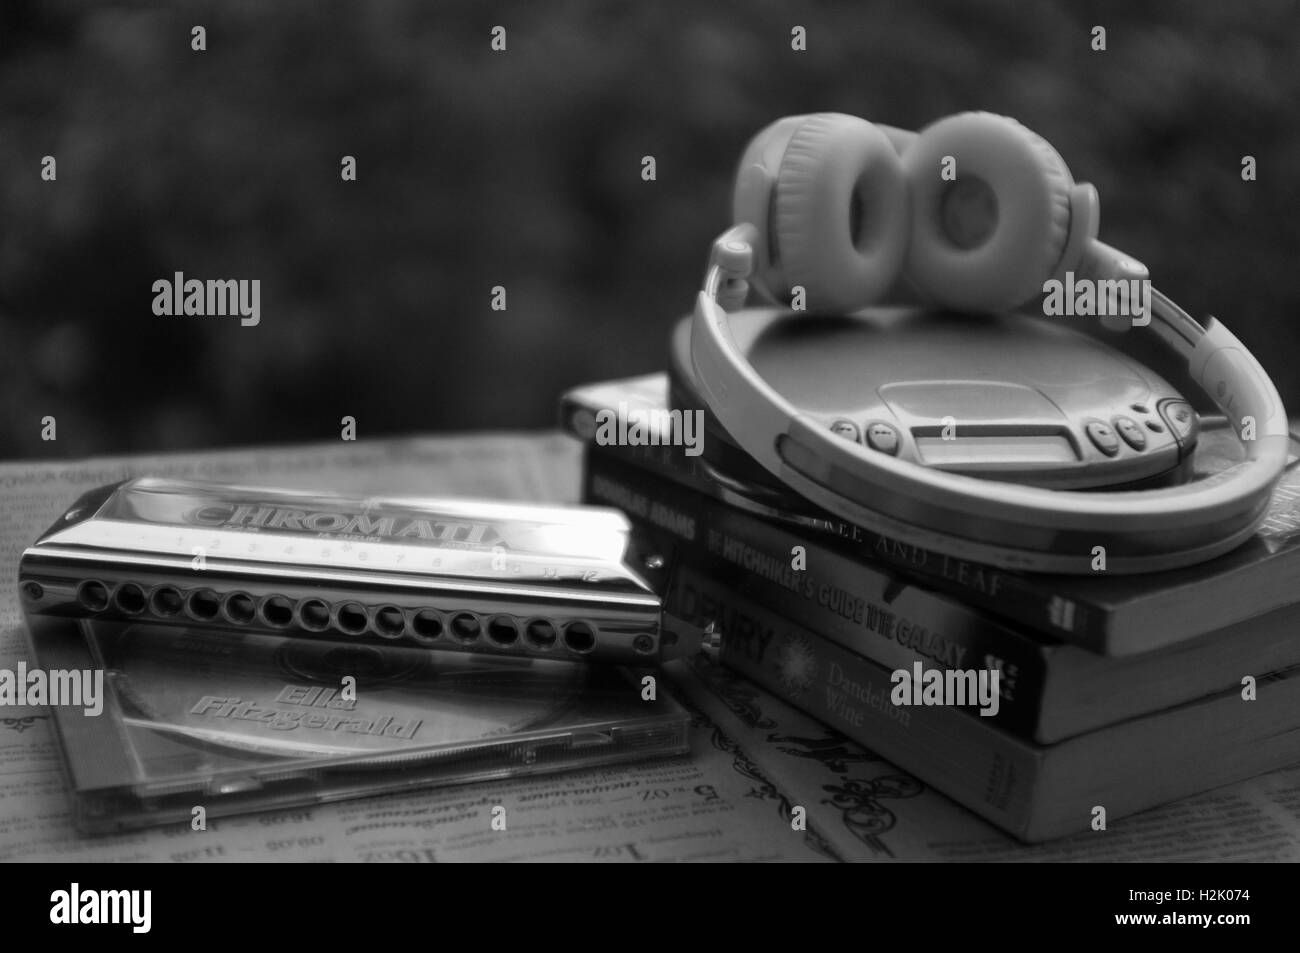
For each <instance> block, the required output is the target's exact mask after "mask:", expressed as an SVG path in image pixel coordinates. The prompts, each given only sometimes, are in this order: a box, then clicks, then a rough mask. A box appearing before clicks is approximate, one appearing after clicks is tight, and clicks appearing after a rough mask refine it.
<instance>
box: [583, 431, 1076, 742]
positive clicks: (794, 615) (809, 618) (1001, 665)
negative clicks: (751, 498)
mask: <svg viewBox="0 0 1300 953" xmlns="http://www.w3.org/2000/svg"><path fill="white" fill-rule="evenodd" d="M584 495H585V498H586V499H587V500H588V501H589V502H592V503H597V504H602V505H606V506H609V505H612V506H616V507H619V508H620V509H622V510H624V512H626V513H627V514H628V516H629V518H631V519H632V520H633V522H634V523H635V524H636V525H637V526H638V528H640V529H641V530H642V531H643V532H648V533H650V534H652V535H656V534H660V535H661V538H662V534H665V533H666V534H668V535H669V536H671V537H672V540H673V542H675V543H676V544H677V546H678V549H679V553H680V556H681V558H683V559H684V560H685V561H686V562H689V563H691V564H692V565H695V566H696V567H697V568H704V569H707V570H708V572H709V573H710V574H712V575H714V576H717V577H719V578H720V579H722V580H723V581H725V583H726V584H727V585H728V586H729V587H730V588H732V589H734V590H735V591H736V592H738V593H739V594H741V595H743V596H744V597H746V598H749V599H751V600H753V601H754V602H756V603H758V604H760V605H763V606H765V607H766V608H769V609H771V610H773V611H775V612H777V613H780V614H781V615H783V616H785V617H786V618H788V619H790V620H792V621H795V622H797V623H799V624H800V625H802V626H804V627H806V628H809V629H811V630H813V631H814V632H817V633H818V634H819V635H822V636H825V637H826V638H828V639H830V640H831V641H834V642H836V643H838V644H839V645H841V646H842V647H843V648H845V649H847V650H848V651H850V652H854V653H856V654H859V655H864V656H866V657H867V658H869V659H871V660H872V661H874V662H877V663H879V664H880V665H882V666H884V667H885V668H887V669H890V670H899V669H905V670H908V671H910V670H911V669H912V666H913V665H914V663H917V662H919V663H921V665H922V667H923V669H927V670H928V669H936V670H978V669H988V670H997V671H999V672H1000V676H999V695H1000V699H999V705H998V711H997V714H996V716H994V717H995V718H996V720H997V721H998V722H999V723H1000V724H1002V725H1003V726H1004V727H1006V728H1008V729H1009V730H1013V731H1015V732H1017V733H1018V734H1021V735H1023V736H1025V737H1028V738H1035V737H1037V736H1038V726H1039V721H1040V718H1041V717H1042V712H1043V710H1044V708H1045V706H1047V705H1050V704H1051V703H1052V702H1051V699H1050V697H1048V694H1047V691H1048V689H1047V686H1048V685H1049V684H1050V683H1049V681H1048V679H1047V666H1048V664H1049V661H1048V659H1049V653H1048V652H1047V650H1046V645H1047V644H1046V643H1045V642H1043V641H1041V640H1036V639H1034V638H1032V637H1030V636H1028V635H1025V634H1023V633H1020V632H1017V631H1016V630H1014V629H1011V628H1008V627H1006V626H1004V625H1001V624H999V623H997V622H996V621H994V620H992V619H989V618H988V617H987V616H985V615H984V614H982V613H980V612H977V611H974V610H972V609H970V608H969V607H967V606H965V605H963V604H961V603H959V602H956V601H955V600H953V599H951V598H949V597H948V596H945V595H942V594H939V593H936V592H932V591H930V590H928V589H924V588H918V587H917V586H915V585H911V584H909V583H908V582H906V581H904V580H902V579H901V578H900V577H898V576H897V575H895V574H893V573H890V572H888V571H885V570H883V569H880V568H878V567H874V566H871V565H864V564H863V563H862V562H861V561H859V560H855V559H853V558H851V557H849V556H846V555H845V554H843V553H840V552H837V551H835V550H833V549H830V548H828V547H826V546H824V545H822V544H820V543H819V542H818V541H817V540H816V539H815V538H813V537H810V536H809V535H807V534H801V533H799V532H797V531H794V530H791V529H788V528H786V527H784V526H781V525H780V524H777V523H770V522H767V521H764V520H761V519H759V518H757V517H754V516H751V515H749V514H747V513H743V512H740V511H738V510H733V509H731V508H730V507H728V506H726V505H725V504H722V503H719V502H717V501H712V500H709V499H708V498H707V497H704V496H701V495H700V494H697V493H692V492H691V491H690V490H687V489H685V488H684V487H682V486H679V485H677V484H673V483H670V482H668V481H666V480H663V479H658V478H656V477H655V476H654V475H653V474H650V473H646V472H644V471H638V470H636V469H634V468H632V467H628V466H626V465H623V464H619V463H616V462H615V461H613V460H610V459H606V458H603V457H598V456H597V455H594V454H593V455H592V456H591V457H589V458H588V461H587V479H586V481H585V486H584Z"/></svg>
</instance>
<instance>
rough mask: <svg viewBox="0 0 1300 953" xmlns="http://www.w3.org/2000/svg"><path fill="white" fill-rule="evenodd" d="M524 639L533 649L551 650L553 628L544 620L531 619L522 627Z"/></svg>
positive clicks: (552, 645)
mask: <svg viewBox="0 0 1300 953" xmlns="http://www.w3.org/2000/svg"><path fill="white" fill-rule="evenodd" d="M524 639H525V640H526V641H527V642H528V644H529V645H531V646H532V647H533V648H535V649H543V650H545V649H553V648H555V626H553V625H551V623H549V622H547V621H546V620H545V619H533V620H532V621H530V622H529V623H528V625H527V626H525V627H524Z"/></svg>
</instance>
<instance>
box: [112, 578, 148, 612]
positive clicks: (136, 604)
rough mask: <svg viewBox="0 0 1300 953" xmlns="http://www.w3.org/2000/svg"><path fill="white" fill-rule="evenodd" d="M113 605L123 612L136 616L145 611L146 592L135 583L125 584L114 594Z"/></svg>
mask: <svg viewBox="0 0 1300 953" xmlns="http://www.w3.org/2000/svg"><path fill="white" fill-rule="evenodd" d="M113 605H114V606H115V607H117V608H118V609H120V610H121V611H122V612H126V613H129V614H131V615H136V614H137V613H140V612H143V611H144V606H145V598H144V590H143V589H141V588H140V587H139V586H137V585H136V584H135V583H133V582H124V583H122V585H120V586H118V587H117V591H116V592H114V593H113Z"/></svg>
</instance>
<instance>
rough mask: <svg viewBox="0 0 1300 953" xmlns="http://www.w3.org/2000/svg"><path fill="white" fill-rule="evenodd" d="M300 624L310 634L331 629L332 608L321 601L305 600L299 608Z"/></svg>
mask: <svg viewBox="0 0 1300 953" xmlns="http://www.w3.org/2000/svg"><path fill="white" fill-rule="evenodd" d="M298 624H299V625H300V626H302V627H303V628H304V629H306V630H307V631H308V632H321V631H324V630H325V629H327V628H329V624H330V607H329V606H327V605H326V604H325V603H324V602H322V601H321V600H320V599H305V600H303V602H302V604H301V605H299V606H298Z"/></svg>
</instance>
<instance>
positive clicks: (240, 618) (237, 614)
mask: <svg viewBox="0 0 1300 953" xmlns="http://www.w3.org/2000/svg"><path fill="white" fill-rule="evenodd" d="M256 615H257V603H255V602H254V601H253V597H252V596H250V595H249V594H248V593H246V592H232V593H230V594H229V595H228V596H226V618H228V619H229V620H230V621H231V622H237V623H239V624H240V625H247V624H248V623H250V622H252V621H253V618H254V616H256Z"/></svg>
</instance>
